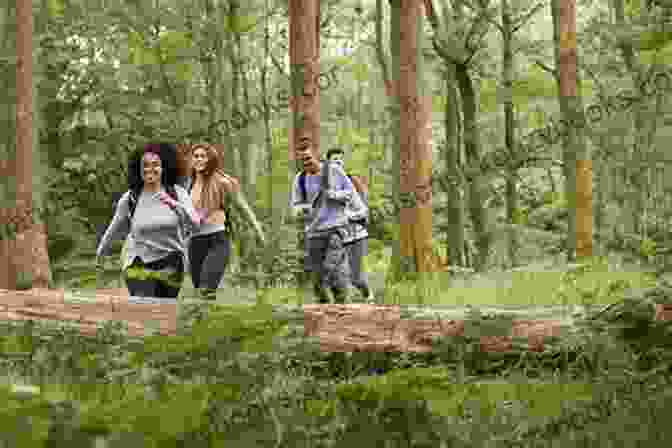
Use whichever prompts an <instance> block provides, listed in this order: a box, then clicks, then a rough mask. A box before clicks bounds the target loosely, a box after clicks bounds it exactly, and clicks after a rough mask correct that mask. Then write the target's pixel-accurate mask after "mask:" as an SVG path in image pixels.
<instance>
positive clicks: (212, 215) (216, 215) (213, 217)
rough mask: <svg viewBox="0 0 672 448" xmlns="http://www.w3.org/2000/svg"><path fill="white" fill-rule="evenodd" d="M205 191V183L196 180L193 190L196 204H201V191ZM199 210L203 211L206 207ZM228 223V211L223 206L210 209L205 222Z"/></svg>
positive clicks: (192, 193)
mask: <svg viewBox="0 0 672 448" xmlns="http://www.w3.org/2000/svg"><path fill="white" fill-rule="evenodd" d="M202 192H203V185H202V184H201V183H200V182H198V181H196V183H195V184H194V187H193V188H192V190H191V200H192V202H193V203H194V204H199V202H200V200H201V193H202ZM198 211H199V212H200V213H202V212H203V211H204V209H202V208H199V209H198ZM224 223H226V213H225V212H224V210H223V209H222V208H218V209H216V210H208V214H207V217H206V219H205V223H204V224H209V225H224Z"/></svg>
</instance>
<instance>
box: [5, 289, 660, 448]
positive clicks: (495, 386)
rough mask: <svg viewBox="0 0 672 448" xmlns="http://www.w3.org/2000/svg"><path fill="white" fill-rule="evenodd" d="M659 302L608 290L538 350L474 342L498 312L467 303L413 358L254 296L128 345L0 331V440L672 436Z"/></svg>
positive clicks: (116, 329) (269, 441)
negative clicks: (348, 349) (608, 298)
mask: <svg viewBox="0 0 672 448" xmlns="http://www.w3.org/2000/svg"><path fill="white" fill-rule="evenodd" d="M670 297H672V286H670V285H667V284H664V283H660V284H658V285H657V286H656V287H655V288H652V289H649V290H647V291H646V292H644V293H642V294H640V295H639V296H626V295H624V294H621V301H620V302H618V303H616V304H614V305H613V306H610V307H608V308H604V309H602V310H601V312H600V313H598V314H594V315H589V316H587V317H586V318H585V319H582V320H580V321H578V322H577V323H576V326H575V327H574V328H572V329H568V332H567V333H566V334H564V335H563V337H559V338H549V339H548V340H547V341H546V344H545V349H544V350H543V351H541V352H530V351H529V350H527V347H526V341H524V340H520V341H518V340H516V341H514V345H513V347H512V349H511V350H510V351H508V352H506V353H488V352H484V351H482V349H481V346H480V343H479V341H480V337H481V336H483V335H488V334H489V335H497V334H505V333H506V332H507V331H508V328H509V327H508V325H510V319H509V318H507V317H506V316H496V315H495V316H493V315H487V314H480V313H478V312H472V313H470V314H469V315H468V316H467V322H466V328H465V333H464V335H462V336H459V337H452V338H443V339H437V340H435V341H434V344H433V350H432V351H430V352H428V353H371V352H352V353H324V352H321V351H320V350H319V345H318V344H317V341H315V340H314V339H312V338H306V337H305V336H304V334H303V330H302V322H301V317H302V316H301V313H299V312H297V311H288V310H285V311H279V309H278V308H277V307H273V306H271V305H269V304H257V305H254V306H244V307H243V306H231V305H230V306H223V305H217V304H210V305H209V306H207V307H205V308H204V307H195V306H194V309H192V310H191V311H193V313H190V314H189V315H184V316H182V320H183V322H182V323H183V325H182V326H181V331H180V333H179V334H177V335H175V336H148V337H146V338H144V339H142V340H140V339H132V338H129V337H128V336H127V335H126V333H125V331H124V328H123V326H121V325H119V324H114V323H109V324H107V325H106V326H105V327H103V328H101V329H100V330H99V332H98V334H97V335H96V336H95V337H83V336H82V335H80V334H79V333H77V332H76V331H74V330H72V329H68V328H65V327H63V326H57V325H53V324H51V325H50V324H47V323H37V322H26V323H17V324H12V325H9V324H7V325H2V326H0V369H1V371H0V375H1V376H2V377H3V378H4V379H5V381H4V383H5V385H4V386H2V387H0V401H1V402H2V403H3V406H2V407H1V408H0V429H1V431H0V434H2V436H1V437H0V438H4V442H5V445H4V446H11V447H14V446H16V447H19V446H20V447H31V446H43V447H50V446H72V447H77V446H86V447H93V446H108V447H117V446H124V447H128V448H130V447H131V446H142V447H183V446H190V447H210V446H223V445H224V446H241V447H242V446H258V447H265V446H268V447H296V446H311V447H312V446H314V447H344V446H361V445H362V444H363V443H366V444H370V445H371V444H372V445H374V446H377V444H381V443H383V441H386V442H385V443H386V444H387V445H386V446H391V447H411V446H421V447H436V446H460V447H462V446H463V447H467V446H469V447H481V446H483V447H486V446H506V447H509V446H511V447H513V446H519V447H533V446H548V447H551V446H563V447H564V446H591V447H592V446H597V447H600V446H647V447H648V446H659V445H658V443H659V442H660V441H661V440H664V439H665V438H669V436H670V435H672V433H671V431H670V429H668V427H669V425H668V424H667V423H666V418H667V417H665V416H666V415H669V412H670V411H672V408H671V406H672V405H670V400H669V398H672V397H671V396H670V391H671V388H670V384H669V378H670V373H671V372H672V367H671V366H672V350H670V349H671V348H672V328H671V327H670V325H669V324H667V323H663V322H657V321H654V320H653V314H654V305H655V304H656V303H661V302H665V303H668V302H669V301H670V300H669V298H670ZM31 388H32V389H31ZM626 421H635V422H637V425H638V426H637V429H638V431H637V432H629V433H627V431H625V429H622V428H624V424H625V423H624V422H626ZM22 428H23V429H22ZM614 428H617V429H616V430H615V429H614ZM637 437H639V438H640V439H641V441H640V442H639V443H641V445H637V444H636V443H638V442H637V440H636V439H637ZM622 440H626V441H630V443H631V444H630V445H628V444H625V445H618V444H617V441H622ZM661 443H662V442H661ZM381 446H382V445H381ZM661 446H664V445H661Z"/></svg>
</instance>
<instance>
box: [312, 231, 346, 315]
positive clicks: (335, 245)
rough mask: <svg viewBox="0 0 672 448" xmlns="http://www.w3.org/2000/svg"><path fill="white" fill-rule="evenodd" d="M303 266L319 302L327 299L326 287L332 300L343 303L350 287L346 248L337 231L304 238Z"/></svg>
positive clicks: (324, 301)
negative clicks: (309, 275) (321, 235)
mask: <svg viewBox="0 0 672 448" xmlns="http://www.w3.org/2000/svg"><path fill="white" fill-rule="evenodd" d="M304 268H305V270H306V272H308V273H310V274H311V277H312V281H313V290H314V291H315V295H316V296H317V298H318V300H319V301H320V303H326V302H328V301H329V298H328V296H327V288H329V289H331V292H332V293H333V295H334V300H335V301H336V302H338V303H345V301H346V299H347V296H348V292H349V289H350V264H349V262H348V250H347V248H346V247H345V246H344V245H343V238H342V237H341V235H340V234H339V233H338V232H333V233H331V234H329V235H327V236H324V237H318V238H308V239H306V257H305V259H304Z"/></svg>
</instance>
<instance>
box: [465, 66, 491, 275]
mask: <svg viewBox="0 0 672 448" xmlns="http://www.w3.org/2000/svg"><path fill="white" fill-rule="evenodd" d="M456 75H457V82H458V86H459V88H460V94H461V97H462V111H463V114H464V116H463V120H464V121H463V122H464V150H465V154H466V165H467V167H466V168H467V171H468V173H469V176H468V180H467V182H468V185H469V195H468V203H469V212H470V215H471V222H472V223H473V225H474V233H475V234H476V247H477V249H478V253H477V254H476V257H475V260H474V268H475V269H476V270H478V271H482V270H484V269H485V268H486V265H487V262H488V258H489V256H490V249H491V246H492V226H491V223H490V217H489V214H488V210H487V208H486V206H485V199H486V197H487V184H488V181H487V176H486V174H485V173H483V172H481V167H480V161H481V151H482V149H481V141H480V136H479V132H478V128H477V121H478V118H477V113H478V102H477V101H478V99H477V97H476V91H475V90H474V86H473V83H472V80H471V76H470V75H469V69H468V67H466V66H465V65H463V64H459V65H457V66H456Z"/></svg>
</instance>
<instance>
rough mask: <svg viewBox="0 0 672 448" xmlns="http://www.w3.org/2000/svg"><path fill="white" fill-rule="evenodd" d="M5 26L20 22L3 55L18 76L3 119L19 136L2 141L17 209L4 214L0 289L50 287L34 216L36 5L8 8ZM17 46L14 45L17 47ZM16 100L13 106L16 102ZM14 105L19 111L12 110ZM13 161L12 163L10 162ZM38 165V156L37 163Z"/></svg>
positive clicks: (9, 198) (10, 81) (0, 217)
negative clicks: (12, 60)
mask: <svg viewBox="0 0 672 448" xmlns="http://www.w3.org/2000/svg"><path fill="white" fill-rule="evenodd" d="M2 13H3V14H5V19H6V20H5V23H12V22H13V21H14V20H12V19H13V17H12V15H14V14H16V15H15V18H16V24H17V26H16V34H15V35H14V33H13V31H12V28H11V27H5V33H6V34H5V35H4V36H3V37H4V45H3V47H4V48H3V51H4V52H5V53H6V55H7V56H11V54H10V53H14V54H15V55H16V71H15V73H12V72H11V70H9V71H6V72H5V73H6V75H5V80H4V81H5V83H6V85H5V88H4V89H3V91H4V92H7V95H6V100H5V101H4V103H5V104H6V107H5V108H4V111H5V113H4V114H3V115H4V118H5V119H6V120H7V121H6V123H9V127H10V129H11V128H12V124H14V125H15V127H16V131H15V134H14V133H12V132H8V133H7V134H6V135H7V138H6V140H5V142H4V146H5V150H4V151H3V152H4V153H5V155H6V157H7V159H6V160H2V167H1V168H3V170H2V171H4V172H3V173H1V174H2V176H0V177H1V178H2V179H3V181H4V182H3V183H4V187H5V188H3V189H2V192H1V193H2V195H3V196H4V197H3V199H4V200H5V203H7V202H9V203H11V202H15V204H16V206H15V207H14V208H13V209H6V208H5V209H2V210H0V227H1V229H0V232H1V238H0V288H4V289H29V288H31V287H43V288H45V287H48V286H49V280H50V274H51V273H50V269H49V257H48V253H47V235H46V227H45V226H44V224H43V222H42V221H41V216H39V215H40V214H39V213H37V214H35V213H33V209H34V208H35V207H34V201H33V171H32V170H33V153H34V152H35V151H36V147H37V146H38V145H37V143H38V142H37V140H35V139H34V138H33V133H34V129H33V128H34V127H35V125H36V124H37V122H34V120H33V115H34V113H33V110H34V109H35V104H34V98H33V45H32V38H33V11H32V3H29V2H17V5H16V9H15V10H14V9H13V7H12V6H10V5H7V6H6V7H5V8H3V11H2ZM14 44H15V45H14ZM13 100H15V101H13ZM12 102H14V104H15V106H13V105H12ZM12 158H13V159H14V161H13V162H12V161H11V159H12ZM36 159H37V160H36V161H39V157H38V158H36ZM35 202H36V205H37V206H39V205H41V204H40V201H39V200H38V201H35Z"/></svg>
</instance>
